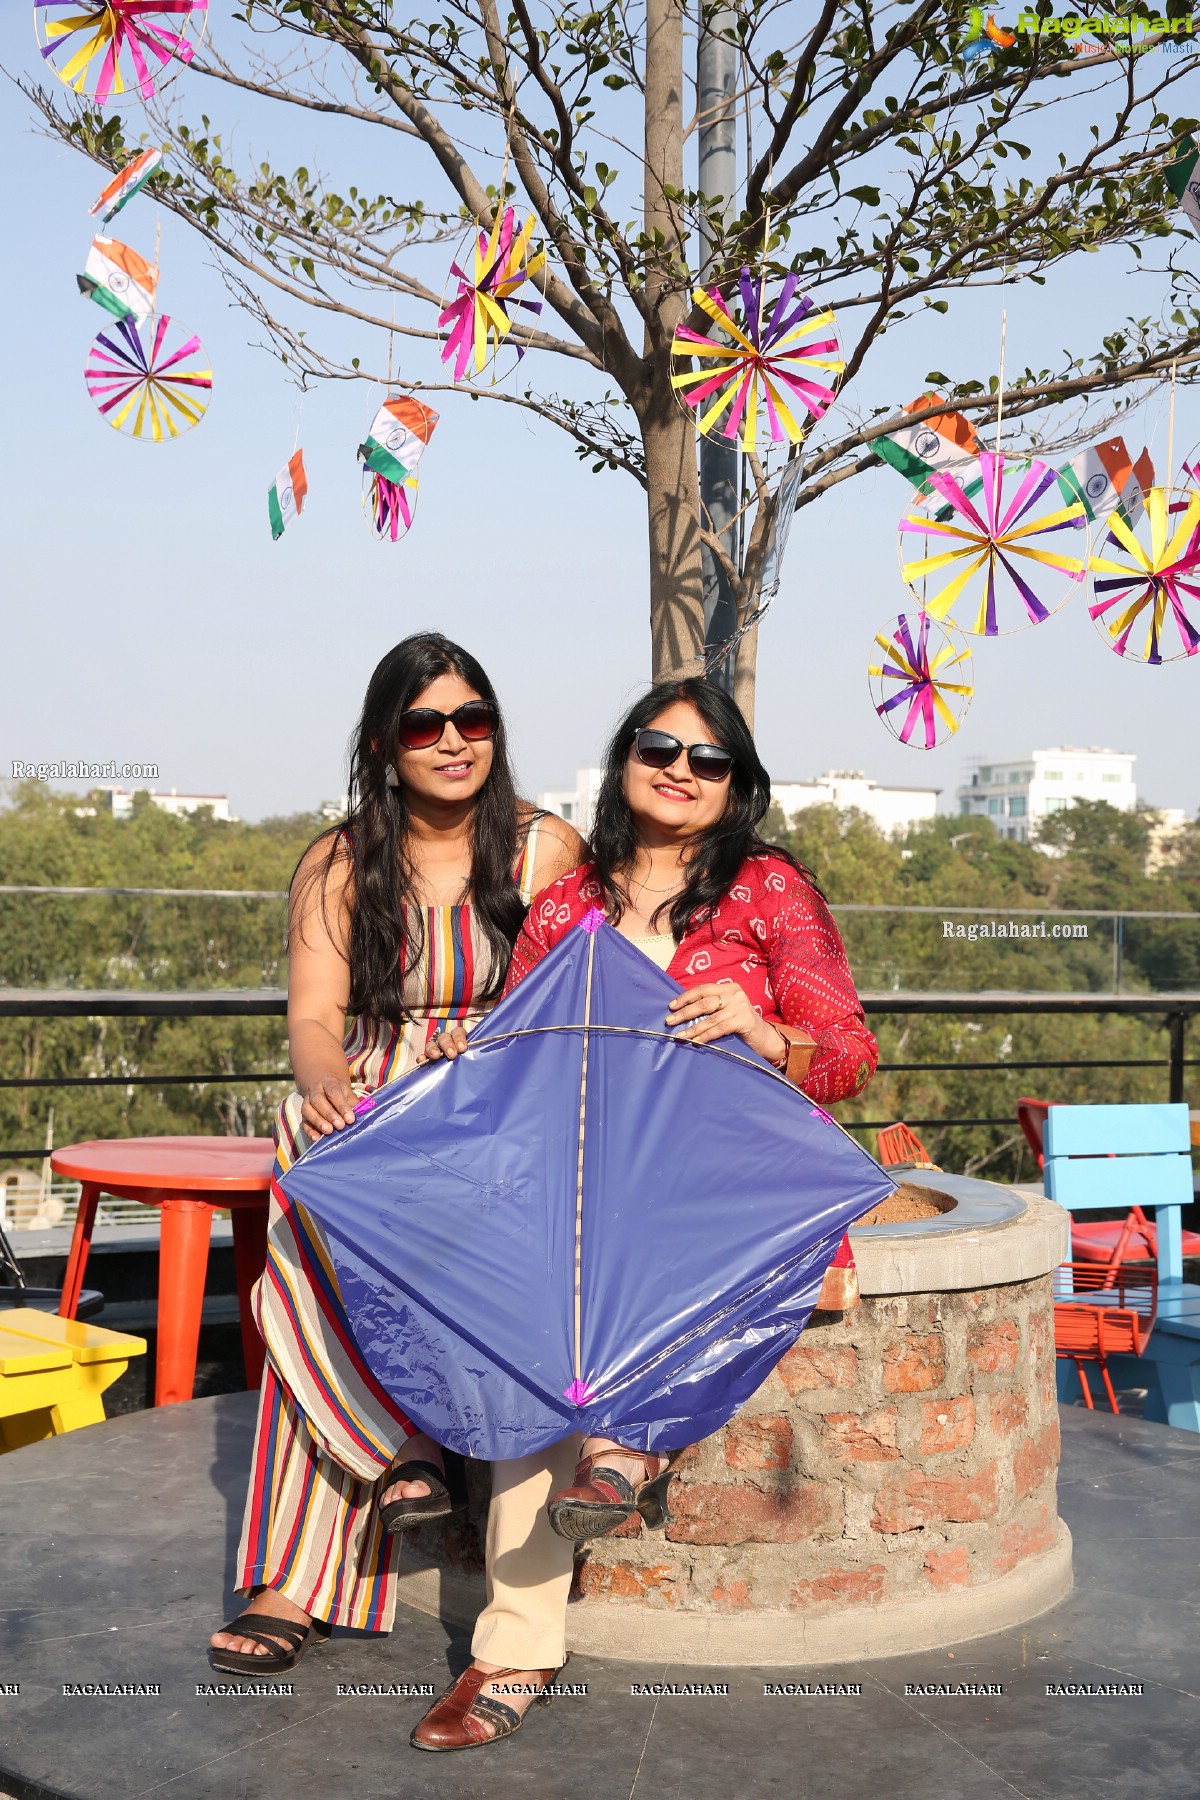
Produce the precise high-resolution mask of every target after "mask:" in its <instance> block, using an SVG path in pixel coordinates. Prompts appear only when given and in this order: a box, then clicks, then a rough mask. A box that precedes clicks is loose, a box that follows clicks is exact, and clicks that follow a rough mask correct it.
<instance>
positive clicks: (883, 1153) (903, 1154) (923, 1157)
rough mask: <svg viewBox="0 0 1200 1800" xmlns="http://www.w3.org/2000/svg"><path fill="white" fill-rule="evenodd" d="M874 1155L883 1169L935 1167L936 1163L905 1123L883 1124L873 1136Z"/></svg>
mask: <svg viewBox="0 0 1200 1800" xmlns="http://www.w3.org/2000/svg"><path fill="white" fill-rule="evenodd" d="M875 1155H876V1157H877V1159H878V1160H879V1161H880V1162H881V1163H882V1164H883V1166H884V1168H885V1169H898V1168H904V1169H936V1168H937V1166H938V1165H937V1164H936V1163H935V1162H934V1160H933V1158H932V1157H931V1156H930V1154H929V1152H928V1150H927V1149H926V1148H925V1146H924V1144H923V1143H922V1142H921V1140H920V1138H919V1137H918V1136H917V1134H916V1132H915V1131H910V1130H909V1128H908V1126H907V1125H904V1124H899V1125H885V1126H884V1127H883V1130H882V1131H880V1132H879V1133H878V1134H877V1136H876V1138H875Z"/></svg>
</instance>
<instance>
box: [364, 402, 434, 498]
mask: <svg viewBox="0 0 1200 1800" xmlns="http://www.w3.org/2000/svg"><path fill="white" fill-rule="evenodd" d="M437 422H438V415H437V413H435V412H434V410H433V408H432V407H430V406H422V404H421V402H420V401H419V400H414V399H413V398H412V396H411V395H410V394H394V395H392V396H391V397H390V398H389V399H387V400H385V401H384V403H383V405H382V406H381V407H380V408H379V411H378V412H377V413H376V414H375V417H374V419H373V421H372V423H371V430H370V434H369V436H368V437H367V440H366V442H365V443H364V444H360V445H359V447H358V454H359V456H360V457H361V458H362V460H363V462H365V463H366V465H367V467H368V469H370V471H371V473H372V474H373V475H382V476H383V478H384V479H385V481H394V482H397V483H399V482H402V481H403V480H404V479H405V477H406V476H408V475H415V474H416V472H417V464H418V463H419V462H420V460H421V457H422V456H423V455H424V452H425V446H426V444H427V443H428V442H429V440H430V438H431V437H432V436H433V432H434V427H435V426H436V424H437Z"/></svg>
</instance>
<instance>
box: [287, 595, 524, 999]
mask: <svg viewBox="0 0 1200 1800" xmlns="http://www.w3.org/2000/svg"><path fill="white" fill-rule="evenodd" d="M439 675H457V676H458V677H459V678H460V679H461V680H462V681H465V682H466V684H467V686H468V687H472V688H474V689H475V692H476V693H477V694H478V695H479V696H480V698H481V699H483V700H490V701H491V703H492V705H493V706H496V708H497V711H499V705H498V702H497V700H496V691H495V689H494V688H493V686H492V684H491V682H490V681H489V680H488V678H487V675H486V674H485V673H484V671H483V669H482V668H481V667H480V665H479V664H478V663H477V662H476V660H475V658H474V657H473V656H471V655H470V654H469V653H468V652H467V651H466V650H464V649H463V648H462V647H461V646H460V645H459V644H454V643H451V641H450V639H449V638H447V637H443V635H442V633H441V632H440V631H419V632H415V633H414V634H413V635H412V636H411V637H406V638H404V639H403V640H402V641H401V642H400V643H398V644H397V645H396V647H395V649H393V650H389V651H388V653H387V655H386V656H385V657H384V658H383V661H382V662H381V663H380V664H379V665H378V667H377V668H376V670H375V672H374V674H373V675H372V676H371V679H370V681H369V682H368V684H367V692H366V698H365V699H364V700H363V707H362V714H361V716H360V718H359V721H358V725H357V726H356V728H355V731H354V735H353V737H352V739H351V749H350V805H349V811H348V813H347V816H346V820H345V823H344V824H343V825H339V826H335V827H334V828H333V829H332V830H330V831H328V832H325V833H323V834H322V837H323V838H325V839H327V840H328V843H329V853H328V855H327V857H326V858H325V861H324V863H323V864H321V865H320V866H319V868H318V871H317V874H318V878H319V880H320V882H321V894H322V904H323V903H324V896H325V892H326V887H327V883H328V879H329V873H330V870H331V869H332V868H333V866H334V864H335V863H336V862H337V861H338V859H339V858H340V857H345V856H349V859H350V865H351V878H352V882H353V909H352V913H351V925H350V945H349V961H350V1000H349V1006H350V1011H351V1012H355V1013H367V1014H369V1015H370V1016H371V1017H373V1018H378V1019H388V1020H390V1021H391V1022H392V1023H393V1024H397V1023H399V1022H400V1021H401V1020H403V1019H404V1018H406V1017H407V1016H408V1008H407V1007H406V1006H405V1004H404V976H405V972H406V971H407V970H409V969H411V968H413V966H414V965H415V963H416V962H417V960H418V958H419V957H420V955H421V952H422V949H423V947H424V938H423V933H422V925H421V913H420V910H419V909H417V910H413V911H412V912H411V913H407V914H406V912H405V902H406V901H409V900H411V899H412V897H413V870H412V861H411V858H410V854H409V814H408V804H407V801H406V799H405V793H404V788H403V786H402V785H401V786H399V787H389V786H388V784H387V767H388V764H389V763H394V761H395V756H396V748H397V742H398V729H399V719H400V715H401V713H403V712H407V710H408V709H409V707H411V706H412V704H413V702H414V700H415V699H416V698H417V696H418V695H419V694H421V693H423V692H424V690H425V689H426V688H427V687H429V685H430V683H431V682H434V681H436V680H437V679H438V677H439ZM517 837H518V821H517V796H516V788H515V786H514V783H513V774H512V767H511V765H510V763H509V757H508V741H507V737H506V735H505V730H504V715H503V714H502V713H501V714H500V724H499V726H498V727H497V730H496V735H495V736H494V737H493V739H492V766H491V769H490V771H489V772H488V777H487V780H486V781H485V782H484V784H483V786H482V787H481V788H480V790H479V793H478V794H477V795H476V797H475V806H474V810H473V812H472V815H471V879H470V881H469V883H468V885H467V889H466V891H465V894H464V898H465V899H469V900H470V903H471V908H472V911H473V912H474V914H475V916H476V918H477V919H478V920H479V922H480V924H481V925H482V927H483V931H484V935H485V937H486V938H487V941H488V945H489V948H490V950H491V967H490V970H489V972H488V978H487V981H486V984H485V985H484V986H483V987H482V988H481V990H480V992H479V997H480V998H482V999H485V1000H490V999H492V998H493V997H494V996H495V995H496V994H498V993H499V991H500V989H501V987H502V986H503V984H504V977H505V974H506V972H507V969H508V962H509V957H510V955H511V953H512V947H513V944H514V943H515V941H516V936H517V933H518V932H519V931H520V929H521V922H522V920H523V919H524V916H525V908H524V906H523V905H522V903H521V898H520V895H519V894H518V892H517V889H516V886H515V884H514V882H513V859H514V857H515V855H516V852H517ZM317 842H318V843H319V842H321V839H320V838H319V839H317ZM294 879H295V877H293V880H294Z"/></svg>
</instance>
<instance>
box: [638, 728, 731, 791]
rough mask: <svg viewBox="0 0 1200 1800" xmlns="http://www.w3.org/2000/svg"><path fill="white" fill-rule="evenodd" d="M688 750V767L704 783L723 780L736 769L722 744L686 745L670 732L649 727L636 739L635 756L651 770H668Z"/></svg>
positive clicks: (643, 729)
mask: <svg viewBox="0 0 1200 1800" xmlns="http://www.w3.org/2000/svg"><path fill="white" fill-rule="evenodd" d="M685 749H686V751H687V759H688V768H689V769H690V770H691V771H692V774H693V775H695V776H697V777H698V778H699V780H701V781H724V779H725V777H726V776H727V775H728V773H729V771H730V769H732V767H733V755H732V752H731V751H729V750H726V749H725V748H724V747H723V746H722V745H721V744H684V742H683V740H682V739H681V738H677V737H672V736H671V734H670V732H669V731H654V730H652V729H651V727H650V726H648V725H647V726H644V727H643V728H642V730H641V731H639V732H638V734H637V736H636V737H635V738H634V740H633V753H634V755H635V756H636V757H637V759H638V761H639V762H643V763H645V764H646V766H647V768H650V769H669V768H670V766H671V764H672V763H673V762H674V761H675V759H676V757H677V756H678V755H679V752H680V751H681V750H685Z"/></svg>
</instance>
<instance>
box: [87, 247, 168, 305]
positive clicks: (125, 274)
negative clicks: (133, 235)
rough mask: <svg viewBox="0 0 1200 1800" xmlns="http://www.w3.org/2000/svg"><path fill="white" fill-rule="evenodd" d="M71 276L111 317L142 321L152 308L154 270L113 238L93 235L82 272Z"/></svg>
mask: <svg viewBox="0 0 1200 1800" xmlns="http://www.w3.org/2000/svg"><path fill="white" fill-rule="evenodd" d="M75 279H76V280H77V281H78V283H79V291H80V293H81V294H86V296H87V297H88V299H89V300H94V301H95V302H96V304H97V305H98V306H102V307H104V309H105V311H106V312H110V313H111V314H112V315H113V317H114V319H132V320H133V321H134V322H135V324H137V325H144V324H145V323H146V320H147V319H148V318H149V317H150V315H151V313H152V312H153V311H154V294H155V289H156V288H157V287H158V270H157V269H156V268H155V267H154V266H153V264H152V263H148V262H147V261H146V259H145V257H144V256H139V255H138V253H137V251H136V250H131V249H130V248H129V245H128V244H122V243H121V242H120V241H119V240H118V239H117V238H106V237H98V238H93V239H92V247H91V249H90V250H89V251H88V259H87V263H86V265H85V268H84V272H83V274H82V275H77V276H76V278H75Z"/></svg>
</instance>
